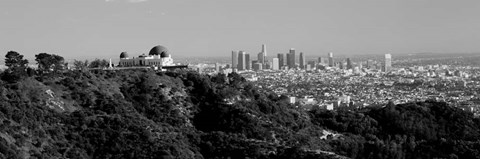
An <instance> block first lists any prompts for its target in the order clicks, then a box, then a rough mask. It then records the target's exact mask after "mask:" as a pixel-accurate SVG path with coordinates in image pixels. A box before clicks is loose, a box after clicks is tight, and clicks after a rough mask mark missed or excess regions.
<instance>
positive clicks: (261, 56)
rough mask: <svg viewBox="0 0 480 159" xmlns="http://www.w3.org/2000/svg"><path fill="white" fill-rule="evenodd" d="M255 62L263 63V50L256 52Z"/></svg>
mask: <svg viewBox="0 0 480 159" xmlns="http://www.w3.org/2000/svg"><path fill="white" fill-rule="evenodd" d="M257 62H258V63H261V64H265V56H264V55H263V52H260V53H258V54H257Z"/></svg>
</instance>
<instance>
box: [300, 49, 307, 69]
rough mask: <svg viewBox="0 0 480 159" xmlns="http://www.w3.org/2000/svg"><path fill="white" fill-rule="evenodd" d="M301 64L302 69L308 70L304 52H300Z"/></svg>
mask: <svg viewBox="0 0 480 159" xmlns="http://www.w3.org/2000/svg"><path fill="white" fill-rule="evenodd" d="M299 62H300V69H306V68H307V67H306V63H305V54H303V52H300V58H299Z"/></svg>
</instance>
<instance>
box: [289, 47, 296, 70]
mask: <svg viewBox="0 0 480 159" xmlns="http://www.w3.org/2000/svg"><path fill="white" fill-rule="evenodd" d="M288 54H289V55H290V58H289V59H288V56H287V60H288V67H289V68H295V49H294V48H291V49H290V51H289V53H288Z"/></svg>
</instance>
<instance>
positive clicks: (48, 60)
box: [35, 53, 65, 72]
mask: <svg viewBox="0 0 480 159" xmlns="http://www.w3.org/2000/svg"><path fill="white" fill-rule="evenodd" d="M35 61H37V64H38V69H39V70H40V71H43V72H57V71H60V70H63V69H64V68H65V62H64V61H65V60H64V59H63V57H61V56H59V55H55V54H47V53H40V54H37V55H35Z"/></svg>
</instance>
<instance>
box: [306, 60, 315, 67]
mask: <svg viewBox="0 0 480 159" xmlns="http://www.w3.org/2000/svg"><path fill="white" fill-rule="evenodd" d="M307 66H309V67H310V68H311V69H314V68H316V67H317V61H315V60H314V61H308V63H307Z"/></svg>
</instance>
